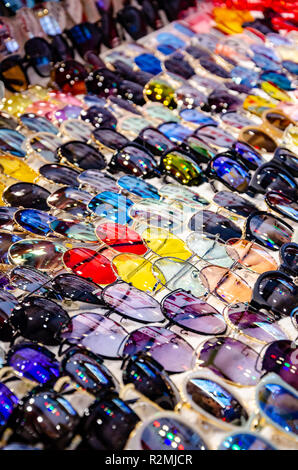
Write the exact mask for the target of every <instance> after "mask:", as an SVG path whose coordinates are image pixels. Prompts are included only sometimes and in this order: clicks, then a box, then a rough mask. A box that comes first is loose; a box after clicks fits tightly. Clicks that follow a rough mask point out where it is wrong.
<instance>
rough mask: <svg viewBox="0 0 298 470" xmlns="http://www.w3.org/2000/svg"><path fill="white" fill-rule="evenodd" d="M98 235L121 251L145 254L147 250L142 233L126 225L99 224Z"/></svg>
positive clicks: (100, 238)
mask: <svg viewBox="0 0 298 470" xmlns="http://www.w3.org/2000/svg"><path fill="white" fill-rule="evenodd" d="M96 235H97V237H98V238H99V240H101V241H102V242H104V243H105V244H106V245H108V246H109V247H111V248H113V249H114V250H116V251H118V252H120V253H121V252H122V253H134V254H136V255H144V254H145V253H146V252H147V247H146V246H145V245H144V243H143V241H142V238H141V237H140V235H139V234H138V233H137V232H135V231H134V230H132V229H130V228H128V227H126V225H119V224H114V223H113V222H110V223H103V224H100V225H98V226H97V228H96Z"/></svg>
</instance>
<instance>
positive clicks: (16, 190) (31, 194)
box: [2, 183, 50, 211]
mask: <svg viewBox="0 0 298 470" xmlns="http://www.w3.org/2000/svg"><path fill="white" fill-rule="evenodd" d="M49 195H50V193H49V191H47V190H46V189H44V188H42V187H41V186H38V185H37V184H32V183H16V184H13V185H12V186H9V187H8V188H7V189H6V190H5V191H4V193H3V195H2V197H3V200H4V201H5V202H6V204H8V205H10V206H12V207H13V206H15V207H18V206H21V207H24V208H29V209H38V210H41V211H48V210H49V206H48V204H47V198H48V197H49Z"/></svg>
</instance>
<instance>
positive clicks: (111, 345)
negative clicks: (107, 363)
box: [61, 312, 128, 359]
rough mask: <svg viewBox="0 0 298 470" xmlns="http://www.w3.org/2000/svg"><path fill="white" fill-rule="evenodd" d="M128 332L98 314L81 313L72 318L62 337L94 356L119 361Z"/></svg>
mask: <svg viewBox="0 0 298 470" xmlns="http://www.w3.org/2000/svg"><path fill="white" fill-rule="evenodd" d="M127 334H128V333H127V331H126V330H125V329H124V328H123V327H122V326H121V325H119V324H118V323H116V322H115V321H113V320H111V319H110V318H107V317H105V316H104V315H100V314H98V313H87V312H86V313H81V314H79V315H76V316H75V317H72V318H71V321H70V323H69V324H68V326H67V327H66V328H65V329H64V330H63V331H62V334H61V337H62V338H63V339H65V340H67V342H68V343H69V344H78V345H79V346H80V347H84V348H86V349H88V350H89V351H91V352H93V353H94V354H98V355H100V356H103V357H106V358H110V359H119V358H120V355H119V352H118V351H119V347H120V345H121V344H122V342H123V341H124V340H125V338H127Z"/></svg>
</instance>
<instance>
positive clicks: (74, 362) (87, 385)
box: [62, 351, 117, 395]
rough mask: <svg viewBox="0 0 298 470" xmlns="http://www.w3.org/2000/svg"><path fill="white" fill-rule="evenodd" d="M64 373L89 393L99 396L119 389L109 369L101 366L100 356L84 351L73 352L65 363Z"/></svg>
mask: <svg viewBox="0 0 298 470" xmlns="http://www.w3.org/2000/svg"><path fill="white" fill-rule="evenodd" d="M62 367H63V371H64V372H65V374H67V375H68V376H69V377H71V379H72V380H73V381H74V382H75V383H77V384H78V385H79V386H80V387H82V388H83V389H84V390H86V391H87V392H89V393H91V394H93V395H99V394H101V393H102V392H103V391H106V390H114V389H116V388H117V386H116V382H115V379H114V377H113V376H112V374H111V373H110V372H109V370H108V368H107V367H106V366H105V365H103V364H101V361H100V360H98V356H93V355H92V354H90V353H84V352H83V351H82V352H80V351H72V352H71V353H70V354H69V355H68V357H66V359H65V360H64V361H63V365H62Z"/></svg>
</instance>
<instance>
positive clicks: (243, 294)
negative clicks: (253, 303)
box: [200, 265, 252, 304]
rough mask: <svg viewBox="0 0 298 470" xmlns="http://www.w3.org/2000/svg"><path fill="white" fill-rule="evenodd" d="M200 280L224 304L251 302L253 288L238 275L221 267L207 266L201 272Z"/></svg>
mask: <svg viewBox="0 0 298 470" xmlns="http://www.w3.org/2000/svg"><path fill="white" fill-rule="evenodd" d="M200 279H201V280H202V283H203V284H204V286H205V287H206V288H207V289H208V290H209V292H210V293H212V294H215V295H216V296H217V297H219V298H220V300H222V301H223V302H226V303H229V304H230V303H238V302H249V301H250V300H251V295H252V292H251V288H250V287H249V286H248V285H247V284H246V282H245V281H244V279H242V278H241V277H240V276H238V275H237V274H235V273H233V272H232V271H229V270H228V269H226V268H222V267H220V266H212V265H211V266H206V267H205V268H203V269H202V270H201V272H200Z"/></svg>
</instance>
